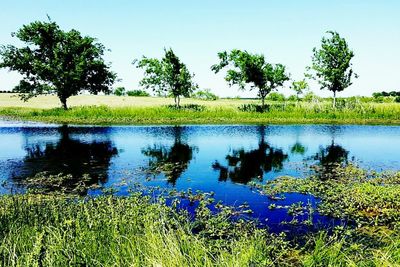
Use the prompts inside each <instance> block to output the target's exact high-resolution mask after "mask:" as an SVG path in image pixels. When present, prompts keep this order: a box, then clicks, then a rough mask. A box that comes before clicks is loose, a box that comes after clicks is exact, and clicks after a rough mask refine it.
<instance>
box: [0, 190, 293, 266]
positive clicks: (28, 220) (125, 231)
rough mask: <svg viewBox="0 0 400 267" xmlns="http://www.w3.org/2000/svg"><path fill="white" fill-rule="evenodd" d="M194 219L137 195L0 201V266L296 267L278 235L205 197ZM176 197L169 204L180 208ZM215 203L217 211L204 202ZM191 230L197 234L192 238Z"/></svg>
mask: <svg viewBox="0 0 400 267" xmlns="http://www.w3.org/2000/svg"><path fill="white" fill-rule="evenodd" d="M191 197H193V198H195V199H198V200H195V202H197V203H198V208H196V218H195V219H194V220H192V221H191V219H190V217H189V215H188V214H187V213H186V212H185V211H177V209H175V208H174V207H169V206H167V205H166V204H165V201H164V200H163V199H162V198H160V199H151V198H150V197H148V196H145V195H143V194H140V193H134V194H132V195H131V196H128V197H114V196H101V197H96V198H79V197H68V196H53V195H48V196H45V195H31V194H28V195H20V196H2V197H0V205H1V207H2V209H1V213H0V230H1V231H0V261H1V265H4V266H226V267H228V266H268V265H272V264H279V265H281V266H291V265H292V264H293V263H296V264H299V259H298V258H296V257H295V255H296V254H295V253H293V251H295V249H293V248H291V247H290V244H289V242H288V241H286V240H285V238H284V235H280V236H278V235H273V234H268V233H267V231H265V230H262V229H257V228H256V227H255V224H254V223H251V222H248V221H244V220H239V221H236V222H234V221H232V220H231V218H232V216H233V214H234V212H235V210H234V209H233V208H231V207H226V206H223V205H221V204H218V205H217V204H215V203H214V204H213V203H212V201H209V200H208V199H207V198H205V197H204V196H203V195H199V196H191ZM179 201H180V200H179V199H176V200H174V204H173V205H175V206H179V205H180V204H179ZM210 204H213V205H215V206H216V209H217V210H219V212H218V213H214V212H212V211H211V210H210V209H209V208H208V207H207V205H210ZM194 233H196V234H194Z"/></svg>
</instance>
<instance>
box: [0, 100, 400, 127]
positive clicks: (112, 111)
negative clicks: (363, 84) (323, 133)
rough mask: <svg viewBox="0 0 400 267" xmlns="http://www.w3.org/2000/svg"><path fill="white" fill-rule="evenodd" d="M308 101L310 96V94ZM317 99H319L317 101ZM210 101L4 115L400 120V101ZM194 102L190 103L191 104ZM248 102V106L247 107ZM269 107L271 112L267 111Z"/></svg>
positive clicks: (85, 119) (163, 120) (70, 119)
mask: <svg viewBox="0 0 400 267" xmlns="http://www.w3.org/2000/svg"><path fill="white" fill-rule="evenodd" d="M305 98H306V100H308V99H307V97H305ZM312 99H314V100H312ZM217 101H221V105H218V106H216V105H214V104H219V102H218V103H214V102H207V103H206V105H202V106H204V108H202V111H201V112H199V111H194V110H193V109H186V108H184V109H177V108H173V109H172V108H168V107H166V106H156V105H154V106H147V107H143V106H142V107H140V106H131V107H127V106H125V107H108V106H81V107H73V108H71V109H69V110H67V111H64V110H62V109H33V108H21V107H9V108H0V116H2V117H4V118H9V119H18V120H30V121H43V122H52V123H73V124H210V123H211V124H221V123H222V124H226V123H257V124H264V123H278V124H280V123H339V124H400V105H398V104H397V103H371V102H367V103H364V102H361V101H359V102H356V101H347V102H344V103H343V104H340V105H339V104H338V107H337V108H336V109H335V110H332V104H331V102H329V101H326V100H323V99H319V98H314V96H312V97H310V100H309V101H310V102H308V101H301V102H299V103H290V102H286V103H281V102H270V103H267V104H266V105H265V106H264V109H263V108H262V107H261V105H257V104H256V102H255V101H254V102H253V103H251V101H244V100H243V103H244V104H240V101H242V100H240V101H238V100H217ZM188 104H189V103H188ZM244 106H246V107H244ZM265 110H268V112H263V111H265Z"/></svg>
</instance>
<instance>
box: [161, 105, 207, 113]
mask: <svg viewBox="0 0 400 267" xmlns="http://www.w3.org/2000/svg"><path fill="white" fill-rule="evenodd" d="M167 108H168V109H171V110H191V111H205V110H206V109H207V108H206V106H203V105H198V104H186V105H181V106H179V107H177V106H175V105H168V106H167Z"/></svg>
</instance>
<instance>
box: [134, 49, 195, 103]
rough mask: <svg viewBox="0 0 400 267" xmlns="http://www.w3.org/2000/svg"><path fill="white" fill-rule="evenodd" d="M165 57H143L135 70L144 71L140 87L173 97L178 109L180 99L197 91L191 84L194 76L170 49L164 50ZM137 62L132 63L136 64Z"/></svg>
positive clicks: (193, 84)
mask: <svg viewBox="0 0 400 267" xmlns="http://www.w3.org/2000/svg"><path fill="white" fill-rule="evenodd" d="M164 52H165V55H164V57H163V58H162V59H161V60H159V59H157V58H146V57H143V58H142V59H141V60H140V61H139V62H138V64H137V68H142V69H144V70H145V73H144V78H143V79H142V80H141V81H140V85H141V86H144V87H145V88H146V89H148V88H151V89H152V90H153V91H154V92H156V93H157V94H159V95H161V94H162V93H163V92H167V93H169V94H170V95H172V96H173V97H174V100H175V105H176V107H178V108H179V107H180V97H181V96H184V97H189V96H190V94H191V93H192V92H193V91H194V90H196V89H197V84H195V83H194V82H193V77H194V74H190V72H189V70H188V68H187V67H186V65H185V64H184V63H182V62H181V61H180V59H179V58H178V56H176V55H175V53H174V52H173V51H172V49H169V50H167V49H164ZM136 62H137V60H135V61H134V62H133V64H136Z"/></svg>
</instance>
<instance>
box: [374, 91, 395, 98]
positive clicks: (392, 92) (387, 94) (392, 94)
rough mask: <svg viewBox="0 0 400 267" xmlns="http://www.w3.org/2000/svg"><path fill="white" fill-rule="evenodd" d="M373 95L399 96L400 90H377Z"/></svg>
mask: <svg viewBox="0 0 400 267" xmlns="http://www.w3.org/2000/svg"><path fill="white" fill-rule="evenodd" d="M372 96H373V97H375V98H377V97H381V96H383V97H387V96H392V97H397V96H400V91H398V92H396V91H391V92H386V91H382V92H375V93H373V94H372Z"/></svg>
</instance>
